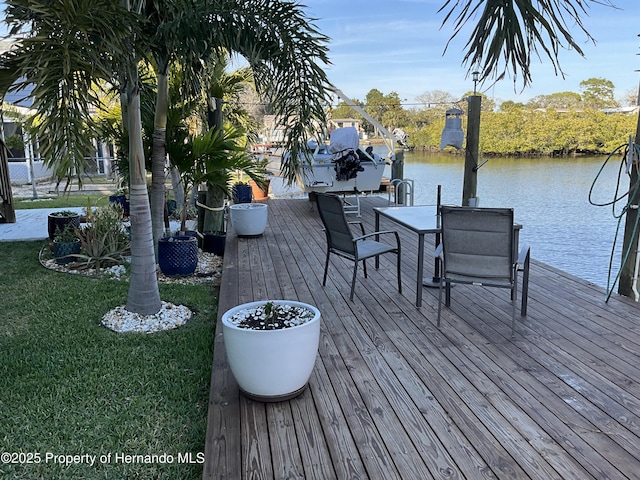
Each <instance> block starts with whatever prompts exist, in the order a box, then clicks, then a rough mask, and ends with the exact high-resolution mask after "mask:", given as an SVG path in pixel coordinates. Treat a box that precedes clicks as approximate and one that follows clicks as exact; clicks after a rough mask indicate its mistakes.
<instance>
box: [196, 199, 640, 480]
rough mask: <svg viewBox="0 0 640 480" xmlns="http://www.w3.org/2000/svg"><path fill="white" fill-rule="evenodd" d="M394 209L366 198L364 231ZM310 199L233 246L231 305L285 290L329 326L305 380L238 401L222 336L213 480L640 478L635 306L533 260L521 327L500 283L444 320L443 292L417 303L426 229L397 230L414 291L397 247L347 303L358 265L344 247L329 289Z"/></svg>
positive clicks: (279, 212) (456, 306)
mask: <svg viewBox="0 0 640 480" xmlns="http://www.w3.org/2000/svg"><path fill="white" fill-rule="evenodd" d="M385 204H386V198H379V197H371V198H366V199H364V200H363V206H362V211H363V221H364V223H365V226H366V228H367V231H373V212H372V207H373V206H377V205H378V206H379V205H385ZM312 206H313V204H312V203H311V202H309V201H308V200H306V199H304V200H301V199H295V200H292V199H283V200H274V199H272V200H269V225H268V227H267V231H266V232H265V234H264V236H263V237H261V238H250V239H244V238H236V237H235V236H233V234H232V232H231V233H230V235H229V238H228V239H227V250H226V254H225V260H224V273H223V277H222V285H221V291H220V308H219V311H220V314H221V313H222V312H223V311H224V310H225V309H227V308H229V307H231V306H234V305H236V304H238V303H242V302H247V301H253V300H260V299H266V298H287V299H297V300H300V301H303V302H308V303H313V304H315V305H316V306H317V307H318V308H319V309H320V311H321V312H322V316H323V317H322V322H323V324H322V334H321V340H320V352H319V356H318V359H317V361H316V367H315V369H314V372H313V375H312V377H311V380H310V383H309V388H308V389H307V390H306V391H305V392H304V393H303V394H302V395H301V396H299V397H298V398H296V399H293V400H291V401H287V402H282V403H273V404H263V403H257V402H253V401H251V400H248V399H246V398H245V397H243V396H242V395H240V394H239V392H238V388H237V384H236V383H235V380H234V379H233V375H232V374H231V372H230V371H229V369H228V365H227V361H226V354H225V350H224V344H223V339H222V333H221V332H222V329H221V328H220V329H219V330H218V333H217V334H216V337H215V347H214V359H213V372H212V378H211V398H210V404H209V414H208V427H207V438H206V451H205V455H206V463H205V468H204V478H207V479H208V478H226V479H232V480H238V479H248V478H253V479H261V480H265V479H271V478H277V479H284V478H287V479H289V478H300V479H321V480H326V479H333V478H335V479H357V478H360V479H367V478H369V479H376V480H379V479H385V480H388V479H394V478H396V479H404V480H407V479H411V480H413V479H429V478H447V479H459V478H470V479H472V478H504V479H515V478H536V479H545V480H547V479H554V478H557V479H571V478H575V479H580V480H584V479H589V478H593V479H598V480H601V479H605V478H621V479H622V478H639V476H640V369H639V368H638V367H639V365H640V328H639V326H638V323H639V321H640V306H639V305H638V304H635V303H633V302H631V301H629V300H628V299H626V298H621V297H617V296H615V295H614V296H613V297H612V298H611V300H610V301H609V302H608V303H605V302H604V298H605V292H604V290H603V289H601V288H599V287H596V286H593V285H591V284H589V283H587V282H585V281H583V280H580V279H578V278H575V277H573V276H571V275H569V274H566V273H564V272H561V271H559V270H557V269H554V268H552V267H549V266H547V265H544V264H541V263H539V262H536V261H534V262H533V263H532V266H531V283H530V291H529V312H528V313H529V314H528V317H527V318H526V319H525V320H524V321H523V322H521V323H519V324H518V328H517V335H516V336H515V337H514V338H512V337H511V330H510V303H509V298H508V297H509V293H508V291H505V290H502V289H484V288H479V287H466V286H456V287H455V288H454V289H453V290H452V304H451V309H445V310H444V311H443V323H442V326H441V328H440V329H438V328H436V327H435V319H436V311H437V290H432V289H428V288H425V291H424V295H423V306H422V308H420V309H417V308H416V307H415V293H416V292H415V288H416V287H415V272H416V270H415V262H416V258H417V236H416V235H415V234H412V233H411V232H409V231H406V230H403V229H402V228H399V230H400V232H401V236H402V242H403V243H402V249H403V273H402V277H403V294H402V295H400V294H398V292H397V289H396V287H395V286H394V281H395V277H394V275H395V273H394V269H393V261H394V257H393V256H389V258H384V257H383V258H382V259H381V268H380V270H378V271H376V270H374V269H373V262H370V265H369V266H370V273H369V278H368V279H365V278H363V276H362V275H361V273H360V275H359V278H358V281H357V283H356V295H355V298H354V301H353V302H351V301H349V298H348V297H349V282H350V275H351V271H352V270H351V267H352V265H353V264H350V263H348V262H344V261H342V260H340V259H338V258H337V257H334V258H333V259H332V261H331V264H330V267H329V268H330V269H329V278H328V280H327V286H326V287H324V288H323V287H322V285H321V283H322V272H323V266H324V264H323V262H324V256H325V237H324V233H323V232H322V231H321V226H320V221H319V218H318V216H317V212H315V210H312ZM381 225H382V227H383V228H388V227H393V224H390V223H389V224H387V221H386V220H384V219H382V220H381ZM524 228H525V229H526V225H525V226H524ZM428 241H433V238H430V239H429V238H428ZM532 255H533V257H534V258H535V251H533V252H532ZM431 268H432V264H431V262H430V260H428V261H427V264H426V265H425V271H427V272H429V271H430V270H431Z"/></svg>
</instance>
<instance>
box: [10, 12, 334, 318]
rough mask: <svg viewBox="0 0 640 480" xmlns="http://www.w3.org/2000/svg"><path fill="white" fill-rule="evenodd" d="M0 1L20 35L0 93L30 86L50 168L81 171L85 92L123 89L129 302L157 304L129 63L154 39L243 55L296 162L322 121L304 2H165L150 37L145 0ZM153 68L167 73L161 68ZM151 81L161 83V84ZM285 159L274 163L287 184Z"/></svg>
mask: <svg viewBox="0 0 640 480" xmlns="http://www.w3.org/2000/svg"><path fill="white" fill-rule="evenodd" d="M149 1H150V0H149ZM5 3H6V5H7V9H6V19H5V20H6V22H7V24H8V25H9V27H10V32H9V34H10V35H11V36H15V35H17V34H20V35H21V41H20V42H19V43H18V44H17V45H16V48H14V49H13V50H11V51H10V52H8V53H6V54H4V55H2V56H1V57H0V93H6V92H8V91H16V90H20V89H21V88H24V87H25V86H26V85H29V84H31V85H33V86H34V90H33V97H34V108H35V109H37V110H38V112H39V114H40V116H41V117H42V128H41V135H40V138H41V139H45V142H46V144H45V145H44V154H45V156H46V157H47V158H48V160H49V162H50V164H51V165H52V166H54V167H55V168H56V169H57V171H58V172H59V173H66V174H69V173H70V172H73V173H75V174H77V175H78V176H80V175H81V174H82V171H83V164H82V159H83V157H84V154H85V151H86V150H87V149H88V147H89V145H90V140H91V139H92V138H93V137H94V136H95V135H94V132H96V131H97V128H96V126H95V122H94V121H93V120H92V117H91V116H90V115H89V108H90V106H91V105H96V104H98V103H99V98H98V96H97V95H96V94H95V93H94V92H95V90H94V89H95V86H96V83H97V81H99V80H104V81H109V82H111V83H112V84H114V85H118V86H119V88H120V91H121V92H122V93H123V97H124V99H125V101H124V102H123V104H124V106H125V108H124V109H123V112H125V113H123V120H126V121H125V123H126V124H127V125H126V127H127V131H128V135H129V175H130V193H131V233H132V239H131V250H132V264H131V283H130V288H129V295H128V300H127V309H128V310H129V311H132V312H136V313H140V314H151V313H157V312H158V311H159V310H160V308H161V302H160V298H159V291H158V285H157V277H156V263H155V254H154V242H153V232H152V225H151V223H152V222H151V210H150V203H149V197H148V194H147V189H146V171H145V161H144V150H143V146H142V128H141V118H140V117H141V116H140V86H139V81H138V71H137V67H138V61H139V60H140V59H141V58H143V53H148V52H150V51H151V48H150V45H152V44H154V42H155V44H157V43H158V42H159V41H164V42H166V45H165V47H166V50H165V53H166V58H167V59H171V58H173V55H174V54H175V55H177V57H178V58H183V59H189V60H193V59H195V58H207V57H208V56H209V55H210V53H211V52H212V51H215V50H217V49H219V48H225V49H227V50H228V51H233V52H239V53H240V54H242V55H244V56H245V57H246V58H247V59H248V60H249V62H250V64H251V66H252V68H253V70H254V74H255V76H256V84H257V85H259V86H260V87H261V88H263V89H264V90H263V91H264V93H265V94H267V95H268V97H269V98H270V99H271V100H272V104H273V108H274V111H275V112H276V113H278V114H279V115H280V118H282V121H283V123H284V124H285V125H286V128H287V131H288V132H289V134H290V135H289V139H288V147H289V149H290V150H291V152H292V158H294V159H297V158H298V153H299V152H301V151H303V148H302V147H303V145H304V144H305V143H306V139H307V137H308V135H309V134H310V133H309V128H308V127H309V126H311V127H312V128H321V126H322V125H324V123H325V122H324V120H325V112H324V108H325V105H326V104H327V102H328V100H329V94H330V89H329V87H330V86H329V83H328V81H327V78H326V75H325V73H324V71H323V69H322V67H321V66H320V65H319V62H324V63H328V58H327V47H326V45H325V44H326V42H327V40H328V39H327V37H325V36H323V35H321V34H320V33H319V32H318V31H317V30H316V29H315V27H314V26H313V24H312V22H311V21H310V19H309V18H308V17H306V16H305V14H304V12H303V7H302V6H300V5H299V4H297V3H294V2H290V1H271V0H247V1H240V0H217V1H214V2H211V1H207V0H201V1H198V0H193V1H190V0H173V2H165V3H167V4H170V5H171V6H172V7H175V8H173V11H172V12H171V13H172V15H171V18H172V20H171V21H168V20H167V19H166V18H163V19H162V21H161V22H160V23H159V26H160V30H159V34H158V35H157V36H156V35H154V36H153V37H152V38H150V37H149V36H148V35H145V34H144V33H145V32H144V30H143V29H142V28H141V25H142V22H141V21H140V20H141V17H140V15H141V14H143V13H145V12H146V10H145V8H144V7H145V5H147V2H145V1H144V0H139V1H138V2H137V3H136V4H135V5H132V3H131V1H130V0H121V1H119V0H74V1H71V0H61V1H59V2H55V3H53V4H52V3H51V2H50V1H48V0H7V1H6V2H5ZM159 3H160V2H159ZM149 4H151V3H149ZM153 5H156V4H153ZM156 46H157V45H156ZM161 48H162V46H161V47H160V48H159V49H158V50H160V49H161ZM172 48H175V50H172ZM185 65H189V66H193V65H196V63H195V62H193V61H189V62H185ZM159 72H160V73H161V75H164V73H166V71H165V70H163V69H162V68H160V69H159ZM194 73H197V72H196V71H195V70H194ZM192 78H197V76H196V75H194V76H193V77H192ZM18 79H22V80H20V81H18ZM160 89H161V90H162V91H163V92H164V83H163V84H162V85H160ZM161 95H162V93H161ZM164 104H165V102H164V101H163V100H162V98H161V101H158V102H157V105H158V106H157V112H158V113H157V119H158V120H157V123H156V124H157V126H158V128H159V129H160V130H162V121H163V120H162V116H163V115H164V114H165V113H166V111H165V107H164ZM158 158H160V155H158ZM295 167H296V166H295V164H291V165H286V166H285V168H284V172H285V174H286V175H287V177H288V178H289V179H290V180H291V181H293V178H294V176H295ZM162 168H164V157H163V158H162ZM154 198H155V197H154ZM163 203H164V202H163Z"/></svg>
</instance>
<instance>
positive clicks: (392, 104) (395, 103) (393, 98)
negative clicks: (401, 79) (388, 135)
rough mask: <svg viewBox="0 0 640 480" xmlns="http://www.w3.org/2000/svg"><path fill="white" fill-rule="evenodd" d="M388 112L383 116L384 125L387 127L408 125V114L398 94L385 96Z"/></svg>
mask: <svg viewBox="0 0 640 480" xmlns="http://www.w3.org/2000/svg"><path fill="white" fill-rule="evenodd" d="M384 98H385V100H386V102H387V105H386V110H385V112H384V114H383V115H382V124H383V125H384V126H386V127H394V128H395V127H404V126H406V125H407V123H408V121H409V120H408V116H407V112H406V111H405V110H404V108H402V100H401V99H400V96H399V95H398V93H397V92H391V93H389V94H388V95H385V97H384Z"/></svg>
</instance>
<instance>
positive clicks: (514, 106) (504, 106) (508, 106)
mask: <svg viewBox="0 0 640 480" xmlns="http://www.w3.org/2000/svg"><path fill="white" fill-rule="evenodd" d="M523 108H524V103H522V102H514V101H513V100H505V101H504V102H502V103H501V104H500V107H499V111H501V112H508V111H510V110H521V109H523Z"/></svg>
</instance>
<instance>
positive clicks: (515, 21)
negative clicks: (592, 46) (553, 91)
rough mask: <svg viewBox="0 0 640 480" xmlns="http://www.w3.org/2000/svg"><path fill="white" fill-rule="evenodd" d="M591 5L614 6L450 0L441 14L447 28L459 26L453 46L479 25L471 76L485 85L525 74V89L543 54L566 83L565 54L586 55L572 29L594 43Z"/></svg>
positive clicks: (469, 59) (470, 47)
mask: <svg viewBox="0 0 640 480" xmlns="http://www.w3.org/2000/svg"><path fill="white" fill-rule="evenodd" d="M589 3H598V4H608V5H611V6H612V7H613V4H612V3H611V1H610V0H536V1H535V2H534V0H501V1H499V2H494V1H485V0H446V1H445V3H444V4H443V6H442V7H441V8H440V10H439V11H441V12H442V11H444V12H446V13H445V18H444V21H443V22H442V23H443V25H444V24H446V23H447V22H449V21H452V22H453V23H454V33H453V35H452V36H451V39H450V40H449V42H451V40H453V38H455V37H457V36H458V35H459V34H460V33H461V32H462V30H463V28H464V26H465V25H466V24H467V23H469V22H473V23H474V27H473V31H472V33H471V35H470V37H469V40H468V41H467V44H466V47H465V48H466V53H465V56H464V60H463V62H464V63H466V64H467V65H469V70H468V71H469V72H471V71H478V72H479V73H480V81H481V82H482V81H484V80H486V79H488V78H492V79H494V80H495V81H498V80H501V79H502V78H504V77H505V75H507V74H511V75H513V77H514V80H515V79H516V78H518V75H519V74H520V75H521V76H522V86H523V88H524V87H526V86H528V85H529V84H530V83H531V80H532V78H531V70H530V66H531V59H532V56H538V55H539V54H540V50H539V49H541V50H542V52H544V55H545V56H546V57H547V58H548V59H549V61H550V62H551V64H552V65H553V68H554V71H555V73H556V75H557V74H558V73H559V74H561V75H562V76H563V78H564V72H563V71H562V68H561V66H560V62H559V60H558V54H559V51H560V49H561V48H566V49H569V50H574V51H575V52H577V53H578V54H579V55H583V56H584V53H583V51H582V49H581V48H580V44H579V43H578V42H576V40H575V39H574V36H573V34H572V33H571V31H570V28H573V27H574V26H577V27H578V28H579V29H580V30H581V31H582V33H584V34H585V35H586V37H587V40H590V41H594V39H593V37H592V36H591V35H590V34H589V32H587V30H586V29H585V27H584V24H583V23H582V17H583V16H586V15H587V8H588V5H589ZM454 18H455V20H454Z"/></svg>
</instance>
